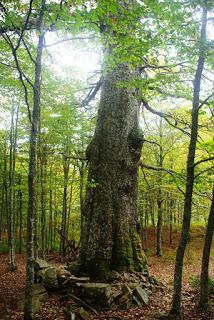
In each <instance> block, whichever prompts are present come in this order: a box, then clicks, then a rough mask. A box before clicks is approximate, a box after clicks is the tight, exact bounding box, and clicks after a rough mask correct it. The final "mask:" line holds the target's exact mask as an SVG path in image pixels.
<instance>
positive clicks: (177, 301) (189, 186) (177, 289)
mask: <svg viewBox="0 0 214 320" xmlns="http://www.w3.org/2000/svg"><path fill="white" fill-rule="evenodd" d="M206 26H207V0H204V7H203V14H202V28H201V39H200V40H201V41H200V49H199V59H198V64H197V68H196V73H195V79H194V93H193V108H192V124H191V137H190V143H189V151H188V159H187V178H186V192H185V199H184V214H183V225H182V232H181V239H180V242H179V245H178V248H177V252H176V262H175V272H174V292H173V301H172V309H171V311H170V314H172V315H175V314H180V307H181V289H182V273H183V259H184V253H185V250H186V245H187V242H188V239H189V229H190V221H191V212H192V193H193V184H194V162H195V151H196V143H197V138H198V112H199V105H200V100H199V97H200V88H201V78H202V72H203V68H204V62H205V50H206Z"/></svg>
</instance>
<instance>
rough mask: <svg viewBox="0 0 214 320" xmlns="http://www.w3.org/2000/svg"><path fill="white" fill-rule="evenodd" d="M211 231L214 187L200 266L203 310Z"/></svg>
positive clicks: (213, 216) (206, 302) (213, 210)
mask: <svg viewBox="0 0 214 320" xmlns="http://www.w3.org/2000/svg"><path fill="white" fill-rule="evenodd" d="M213 231H214V187H213V198H212V204H211V208H210V213H209V218H208V223H207V229H206V235H205V241H204V249H203V257H202V264H201V279H200V301H199V305H200V307H202V308H203V309H207V308H208V306H209V261H210V250H211V246H212V239H213Z"/></svg>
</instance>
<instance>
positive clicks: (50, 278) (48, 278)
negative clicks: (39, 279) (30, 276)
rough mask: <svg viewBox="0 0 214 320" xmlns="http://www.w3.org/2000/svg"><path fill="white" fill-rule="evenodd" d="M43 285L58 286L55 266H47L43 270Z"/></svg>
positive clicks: (48, 286) (47, 286)
mask: <svg viewBox="0 0 214 320" xmlns="http://www.w3.org/2000/svg"><path fill="white" fill-rule="evenodd" d="M44 286H45V287H46V288H50V289H52V288H58V279H57V272H56V269H55V268H48V269H46V270H45V276H44Z"/></svg>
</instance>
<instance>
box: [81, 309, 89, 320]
mask: <svg viewBox="0 0 214 320" xmlns="http://www.w3.org/2000/svg"><path fill="white" fill-rule="evenodd" d="M79 316H80V318H81V319H82V320H88V318H89V313H88V311H86V310H85V309H84V308H83V307H81V308H80V310H79Z"/></svg>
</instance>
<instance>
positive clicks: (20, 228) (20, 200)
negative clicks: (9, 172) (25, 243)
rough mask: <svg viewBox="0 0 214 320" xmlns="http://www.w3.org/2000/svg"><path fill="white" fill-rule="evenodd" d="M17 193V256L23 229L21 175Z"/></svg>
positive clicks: (20, 247) (20, 248)
mask: <svg viewBox="0 0 214 320" xmlns="http://www.w3.org/2000/svg"><path fill="white" fill-rule="evenodd" d="M18 183H19V192H18V201H19V254H21V253H22V231H23V230H22V229H23V216H22V206H23V205H22V190H21V175H19V182H18Z"/></svg>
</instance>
